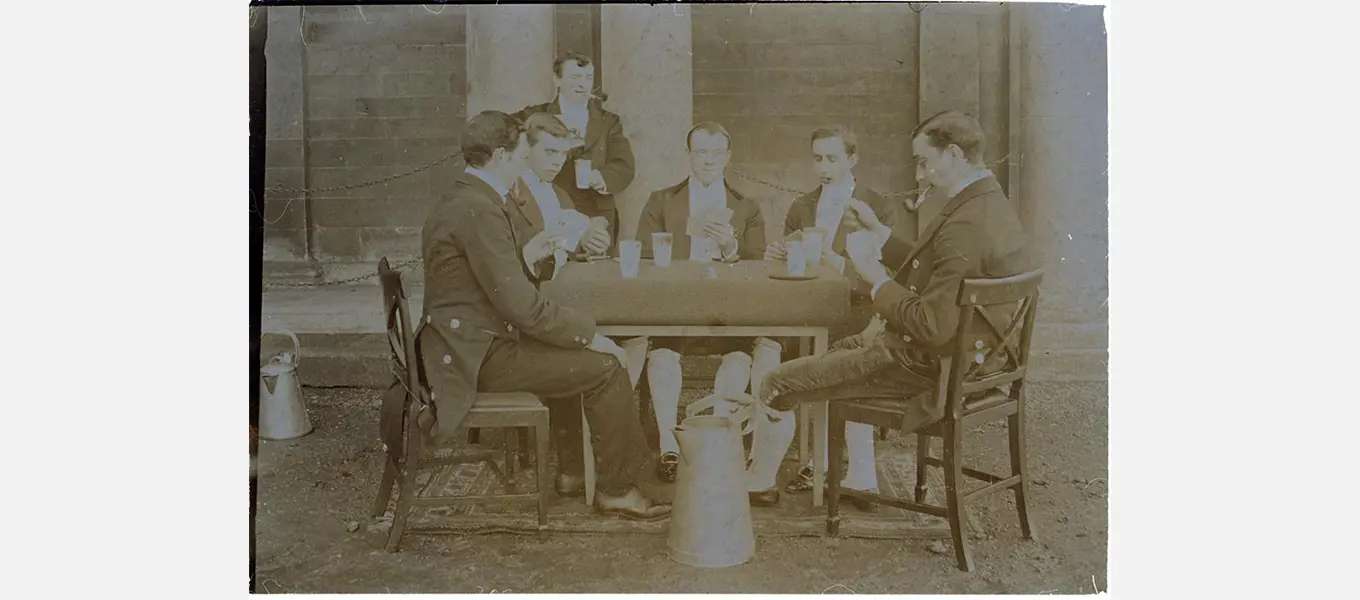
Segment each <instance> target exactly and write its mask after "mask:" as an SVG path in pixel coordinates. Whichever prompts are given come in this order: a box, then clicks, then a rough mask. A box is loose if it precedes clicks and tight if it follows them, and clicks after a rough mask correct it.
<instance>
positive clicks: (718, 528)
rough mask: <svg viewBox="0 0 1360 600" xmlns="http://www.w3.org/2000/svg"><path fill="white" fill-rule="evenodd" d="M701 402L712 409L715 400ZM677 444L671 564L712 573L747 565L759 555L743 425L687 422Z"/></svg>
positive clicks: (726, 420)
mask: <svg viewBox="0 0 1360 600" xmlns="http://www.w3.org/2000/svg"><path fill="white" fill-rule="evenodd" d="M717 400H725V399H724V398H719V399H717ZM700 402H708V403H709V405H710V406H711V405H712V404H713V403H715V402H716V400H715V399H714V398H713V397H712V396H710V397H709V398H705V399H704V400H701V401H700ZM675 439H676V441H677V442H678V443H679V446H680V464H679V466H678V469H677V473H676V478H675V500H674V502H673V503H672V507H671V521H670V532H669V536H668V539H667V546H668V547H669V548H670V557H671V559H672V560H674V561H676V562H679V563H683V564H686V565H690V566H692V567H709V568H720V567H731V566H736V565H740V564H742V563H745V562H746V561H748V560H750V559H751V557H752V556H754V555H755V551H756V538H755V529H754V528H753V527H752V525H751V504H750V500H749V498H748V496H747V494H746V457H745V452H744V451H743V449H742V445H741V423H740V421H738V420H737V419H734V418H731V417H729V416H719V415H698V416H691V417H687V418H686V419H685V420H684V422H682V423H681V424H680V425H678V426H677V427H676V428H675Z"/></svg>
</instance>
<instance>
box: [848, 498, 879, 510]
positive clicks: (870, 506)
mask: <svg viewBox="0 0 1360 600" xmlns="http://www.w3.org/2000/svg"><path fill="white" fill-rule="evenodd" d="M850 504H853V505H854V506H855V509H856V510H858V511H860V512H867V513H876V512H878V501H877V500H869V499H868V498H851V499H850Z"/></svg>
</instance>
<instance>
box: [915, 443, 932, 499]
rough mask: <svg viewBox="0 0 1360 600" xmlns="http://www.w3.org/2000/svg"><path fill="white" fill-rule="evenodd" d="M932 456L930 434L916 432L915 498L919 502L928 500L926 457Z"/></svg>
mask: <svg viewBox="0 0 1360 600" xmlns="http://www.w3.org/2000/svg"><path fill="white" fill-rule="evenodd" d="M928 458H930V436H929V435H926V434H925V433H921V432H917V433H916V496H915V498H914V499H913V500H915V502H916V503H917V504H925V502H926V490H927V486H926V467H927V466H928V465H927V464H926V459H928Z"/></svg>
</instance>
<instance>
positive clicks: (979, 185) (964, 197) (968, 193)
mask: <svg viewBox="0 0 1360 600" xmlns="http://www.w3.org/2000/svg"><path fill="white" fill-rule="evenodd" d="M994 189H1000V187H999V186H998V184H997V183H996V178H995V177H992V176H988V177H983V178H982V179H979V180H977V181H975V182H973V183H971V184H969V186H968V187H966V188H963V190H962V191H960V192H959V193H958V195H956V196H954V197H953V198H951V199H950V200H949V202H948V203H947V204H945V205H944V208H942V209H940V212H939V214H937V215H935V218H933V219H931V220H930V225H927V226H926V228H925V231H922V232H921V237H920V238H919V239H918V240H917V241H916V245H915V246H914V247H913V248H912V249H911V253H910V254H908V255H907V259H906V260H904V261H902V264H900V265H898V268H897V270H899V271H901V270H902V269H903V268H904V267H906V265H907V264H908V263H910V262H911V261H912V259H914V258H916V257H917V256H919V255H920V254H921V251H922V250H924V249H925V247H926V246H927V245H928V244H930V241H931V239H932V238H934V237H935V234H936V233H938V232H939V231H940V228H941V227H943V226H944V224H945V222H946V221H948V220H949V217H950V216H951V215H953V214H954V211H956V210H958V209H959V208H960V207H962V206H963V205H964V204H967V203H968V201H969V200H972V199H974V198H977V197H978V196H982V195H984V194H986V193H988V192H991V191H993V190H994Z"/></svg>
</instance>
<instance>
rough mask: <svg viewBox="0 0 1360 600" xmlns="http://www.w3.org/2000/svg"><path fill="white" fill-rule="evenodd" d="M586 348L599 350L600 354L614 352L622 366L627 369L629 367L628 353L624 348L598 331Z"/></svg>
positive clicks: (594, 350) (593, 350)
mask: <svg viewBox="0 0 1360 600" xmlns="http://www.w3.org/2000/svg"><path fill="white" fill-rule="evenodd" d="M586 350H590V351H592V352H599V353H600V354H612V355H613V356H614V358H617V359H619V366H620V367H623V368H625V369H627V368H628V353H627V352H624V351H623V348H620V347H619V345H618V344H616V343H614V340H611V339H609V338H607V337H604V336H602V335H600V334H598V333H597V334H595V338H594V339H592V340H590V345H589V346H586Z"/></svg>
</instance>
